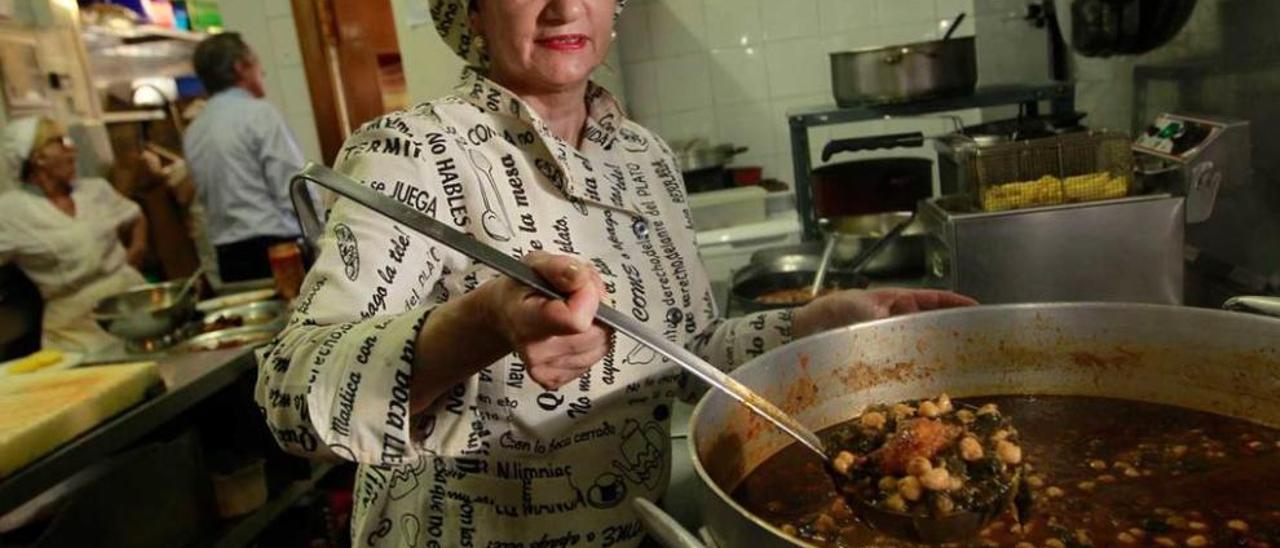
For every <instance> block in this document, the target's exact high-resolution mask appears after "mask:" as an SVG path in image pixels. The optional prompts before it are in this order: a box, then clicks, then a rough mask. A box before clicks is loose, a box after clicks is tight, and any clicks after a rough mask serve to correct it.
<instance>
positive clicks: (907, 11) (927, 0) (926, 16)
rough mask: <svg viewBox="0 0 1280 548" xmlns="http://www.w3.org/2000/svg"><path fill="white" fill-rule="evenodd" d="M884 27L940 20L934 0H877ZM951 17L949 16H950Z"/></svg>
mask: <svg viewBox="0 0 1280 548" xmlns="http://www.w3.org/2000/svg"><path fill="white" fill-rule="evenodd" d="M876 1H877V3H878V4H879V7H880V23H881V24H882V25H904V24H907V23H920V22H924V21H933V20H935V19H937V18H938V7H937V5H936V4H935V3H934V0H876ZM948 17H949V16H948Z"/></svg>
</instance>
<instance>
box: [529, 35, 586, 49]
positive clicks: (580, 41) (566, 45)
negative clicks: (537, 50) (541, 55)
mask: <svg viewBox="0 0 1280 548" xmlns="http://www.w3.org/2000/svg"><path fill="white" fill-rule="evenodd" d="M588 40H589V39H588V38H587V35H585V34H559V35H556V36H548V37H546V38H539V39H537V40H534V43H535V44H537V45H538V46H540V47H544V48H547V49H550V50H555V51H579V50H582V49H584V48H586V47H587V41H588Z"/></svg>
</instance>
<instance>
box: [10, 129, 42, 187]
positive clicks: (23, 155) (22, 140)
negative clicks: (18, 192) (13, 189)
mask: <svg viewBox="0 0 1280 548" xmlns="http://www.w3.org/2000/svg"><path fill="white" fill-rule="evenodd" d="M42 120H43V118H40V117H38V116H28V117H25V118H18V119H16V120H9V123H7V124H5V126H4V143H3V147H4V151H3V153H4V158H3V163H4V165H3V168H4V173H3V177H4V179H5V181H6V182H13V183H18V182H21V180H22V166H23V164H26V163H27V159H28V158H30V157H31V152H32V151H33V149H35V147H36V136H37V135H38V134H39V133H40V122H41V121H42Z"/></svg>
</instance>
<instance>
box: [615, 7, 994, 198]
mask: <svg viewBox="0 0 1280 548" xmlns="http://www.w3.org/2000/svg"><path fill="white" fill-rule="evenodd" d="M974 1H975V0H631V2H630V3H628V5H627V10H626V12H624V13H623V15H622V19H621V20H620V21H619V26H618V35H619V44H618V47H619V49H620V50H621V51H620V56H621V59H622V66H623V74H624V78H623V81H624V82H625V85H626V89H627V97H628V98H629V108H630V111H631V114H632V116H633V117H634V118H636V119H637V120H638V121H639V122H640V123H642V124H644V125H646V126H647V127H649V128H651V129H653V130H655V131H657V132H658V133H659V134H660V135H661V136H662V137H664V138H665V139H667V140H668V141H681V140H686V139H690V138H695V137H705V138H707V139H709V140H711V141H712V142H732V143H734V144H738V145H745V146H747V147H749V148H750V152H748V153H747V154H745V155H743V156H741V157H739V159H738V161H737V162H736V163H737V164H739V165H763V166H764V167H765V169H766V173H767V175H769V176H773V177H778V178H781V179H782V180H785V181H790V180H791V179H792V172H791V152H790V137H789V131H788V127H787V120H786V113H787V112H788V111H793V110H796V109H798V108H805V107H815V106H820V105H825V104H831V103H833V100H832V98H831V83H830V68H829V66H830V65H829V61H828V53H830V52H833V51H842V50H848V49H853V48H862V47H869V46H881V45H891V44H896V43H907V42H916V41H921V40H932V39H936V38H939V37H940V34H941V32H942V29H945V27H946V25H947V24H948V23H949V22H950V20H951V19H952V18H953V17H955V15H956V14H958V13H960V12H961V11H967V12H969V13H970V14H972V13H973V4H974ZM979 1H982V0H979ZM973 21H974V18H973V17H970V18H969V19H968V20H967V21H966V22H965V23H963V24H962V26H961V28H960V30H959V33H958V35H959V36H972V35H973V34H974V28H975V27H974V24H973ZM967 115H968V116H969V117H970V118H973V117H975V116H976V113H968V114H967ZM890 126H893V127H888V128H887V127H886V124H885V122H881V121H875V122H866V123H861V124H854V125H850V126H849V127H836V128H828V129H820V130H815V131H813V132H812V133H811V142H812V143H813V147H814V148H815V149H817V148H820V147H821V145H823V144H824V143H825V141H826V140H827V139H828V138H829V137H831V136H832V135H835V136H840V137H849V136H855V135H858V134H872V133H880V132H883V131H886V130H887V129H888V130H897V129H902V130H904V131H907V130H914V129H921V130H924V131H932V130H934V129H937V128H938V127H945V126H946V124H945V123H938V122H929V121H926V122H919V121H916V122H898V121H894V122H893V123H892V124H890ZM901 153H902V152H901V151H899V152H896V153H895V154H901Z"/></svg>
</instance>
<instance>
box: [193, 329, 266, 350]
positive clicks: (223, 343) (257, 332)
mask: <svg viewBox="0 0 1280 548" xmlns="http://www.w3.org/2000/svg"><path fill="white" fill-rule="evenodd" d="M279 331H280V330H279V329H278V328H274V327H268V326H254V327H236V328H233V329H223V330H221V331H210V332H208V333H205V334H203V335H196V336H195V337H192V338H190V339H187V340H186V341H184V342H183V343H182V344H180V345H178V348H177V350H178V351H179V352H207V351H210V350H225V349H227V348H236V347H239V346H246V345H249V346H260V345H262V344H264V343H266V342H267V341H269V340H271V338H272V337H275V336H276V333H278V332H279Z"/></svg>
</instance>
